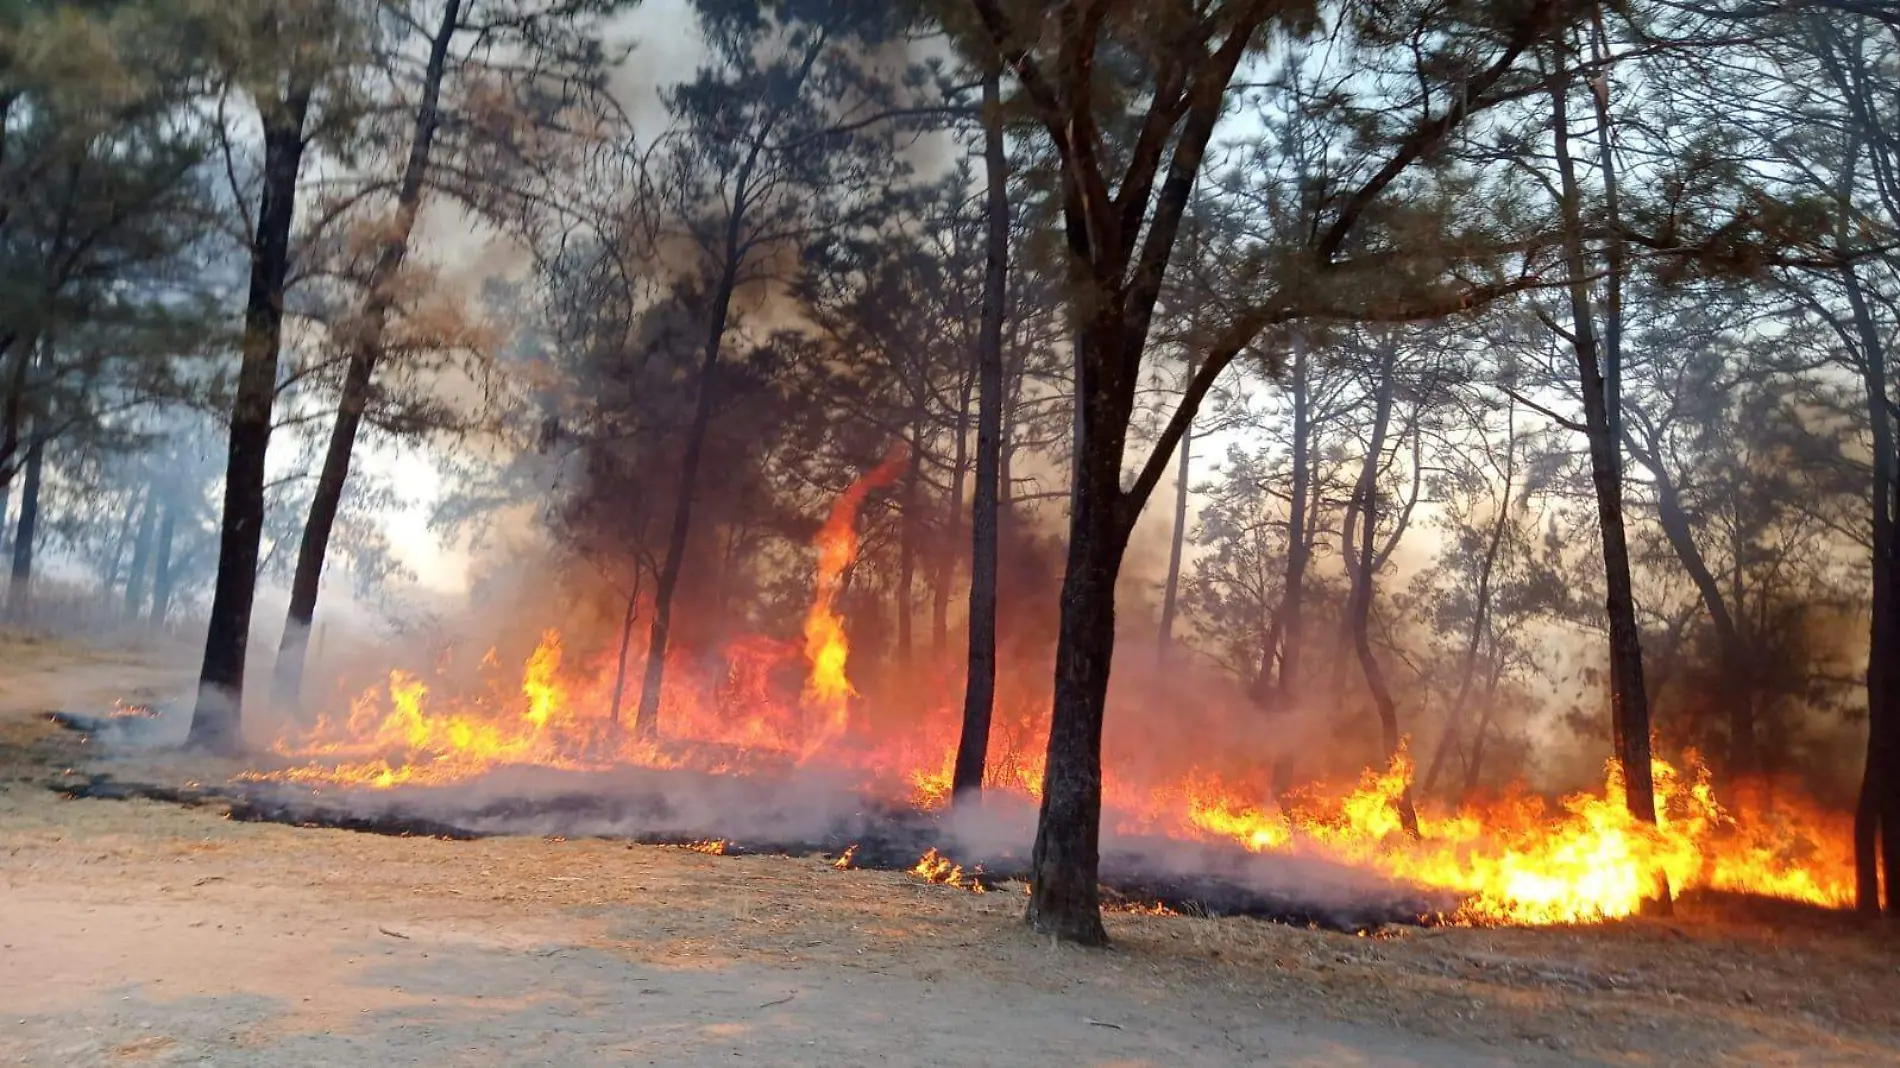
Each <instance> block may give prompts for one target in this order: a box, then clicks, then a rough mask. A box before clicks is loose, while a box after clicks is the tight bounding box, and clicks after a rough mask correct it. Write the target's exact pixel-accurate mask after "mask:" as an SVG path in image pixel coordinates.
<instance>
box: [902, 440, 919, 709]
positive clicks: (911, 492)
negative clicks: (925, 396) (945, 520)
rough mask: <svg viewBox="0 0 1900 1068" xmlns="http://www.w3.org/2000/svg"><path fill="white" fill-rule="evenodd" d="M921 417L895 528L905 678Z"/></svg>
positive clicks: (913, 601)
mask: <svg viewBox="0 0 1900 1068" xmlns="http://www.w3.org/2000/svg"><path fill="white" fill-rule="evenodd" d="M922 420H923V415H922V413H921V412H919V413H918V416H917V422H914V423H912V424H911V428H910V454H911V456H912V457H914V458H915V459H914V460H913V462H912V463H911V464H910V468H909V470H907V471H906V472H905V473H904V488H903V491H902V493H901V494H900V495H899V502H898V510H899V511H900V512H901V513H902V514H901V515H899V516H898V527H897V670H898V673H899V674H901V675H904V676H906V677H908V676H909V674H910V669H911V651H912V638H911V630H912V624H913V623H915V621H916V615H917V526H918V524H917V509H918V507H919V501H918V493H917V490H918V483H919V482H920V481H921V479H922V468H923V466H924V465H923V459H922V458H923V455H924V432H923V427H922V425H921V424H922Z"/></svg>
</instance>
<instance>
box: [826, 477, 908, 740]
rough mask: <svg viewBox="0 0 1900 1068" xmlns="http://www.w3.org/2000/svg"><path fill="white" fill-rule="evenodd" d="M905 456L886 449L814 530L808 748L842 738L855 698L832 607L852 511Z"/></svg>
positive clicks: (853, 546)
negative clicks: (814, 725) (813, 716)
mask: <svg viewBox="0 0 1900 1068" xmlns="http://www.w3.org/2000/svg"><path fill="white" fill-rule="evenodd" d="M908 462H909V455H908V453H907V452H906V451H905V450H904V449H903V448H902V447H901V446H900V447H898V448H894V449H892V450H891V452H890V455H888V456H886V457H885V458H884V462H883V463H881V464H879V465H878V466H877V467H876V468H875V469H873V470H872V471H871V473H870V474H867V475H865V476H864V477H863V478H860V479H858V480H857V481H856V482H853V483H852V484H851V485H850V487H848V488H847V489H846V490H845V491H844V492H843V493H841V494H839V495H838V498H837V500H835V501H833V502H832V505H831V514H830V515H829V516H827V517H826V518H825V525H824V527H823V528H821V529H820V530H819V531H818V538H817V546H816V547H817V549H818V572H817V575H816V576H815V578H814V580H813V582H812V603H811V610H810V611H809V612H808V613H807V614H806V616H805V659H806V660H807V661H808V662H809V663H810V664H811V673H810V675H809V676H808V677H807V679H806V682H805V695H804V701H805V703H806V704H807V705H808V706H810V707H811V708H812V710H813V711H814V712H816V713H817V714H818V715H820V716H821V717H822V722H823V724H824V728H823V729H822V730H821V731H820V732H819V733H818V734H817V735H816V736H815V737H813V738H812V740H811V744H812V746H813V747H814V748H816V747H818V746H822V745H824V743H826V742H828V741H830V740H832V739H834V738H839V737H842V736H843V735H844V734H845V732H846V731H847V730H849V729H850V726H851V699H852V698H854V697H856V696H857V691H856V690H854V689H852V687H851V680H850V678H849V677H848V676H846V674H845V662H846V660H847V658H848V657H849V656H850V652H851V643H850V641H849V640H848V639H847V638H846V636H845V630H844V620H843V619H842V618H841V617H840V616H839V615H838V612H837V608H836V607H835V606H836V603H837V600H838V594H839V592H840V590H841V589H842V588H843V585H844V577H845V573H846V571H847V570H848V569H849V568H850V567H851V565H852V563H853V562H854V561H856V560H857V558H858V533H857V522H858V508H859V507H860V506H861V505H863V503H864V498H865V495H866V494H868V493H870V492H871V491H872V490H874V489H879V488H881V487H883V486H887V485H889V484H890V483H891V482H893V481H894V480H896V478H897V476H899V475H901V474H903V473H904V466H905V464H907V463H908Z"/></svg>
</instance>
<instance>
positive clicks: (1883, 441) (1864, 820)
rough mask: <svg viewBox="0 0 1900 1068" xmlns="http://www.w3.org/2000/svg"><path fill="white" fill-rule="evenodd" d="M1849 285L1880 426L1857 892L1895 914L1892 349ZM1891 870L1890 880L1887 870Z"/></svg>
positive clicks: (1896, 577) (1848, 272)
mask: <svg viewBox="0 0 1900 1068" xmlns="http://www.w3.org/2000/svg"><path fill="white" fill-rule="evenodd" d="M1841 281H1842V284H1843V285H1842V287H1843V289H1844V290H1845V291H1846V294H1847V299H1848V303H1849V306H1850V308H1851V309H1852V311H1853V318H1854V326H1855V333H1856V335H1857V336H1858V337H1859V339H1860V346H1859V347H1860V349H1861V361H1860V363H1861V384H1862V388H1863V390H1864V391H1865V393H1866V403H1867V414H1868V419H1869V424H1870V426H1871V428H1872V434H1871V437H1872V440H1873V457H1872V460H1873V479H1872V485H1871V486H1870V487H1869V497H1870V503H1871V505H1872V507H1871V512H1872V535H1873V546H1872V550H1873V551H1872V579H1873V589H1872V591H1871V593H1872V608H1871V613H1870V615H1871V623H1870V626H1869V630H1868V635H1867V763H1866V766H1865V768H1864V770H1863V772H1862V776H1861V787H1860V800H1859V803H1858V805H1857V806H1856V807H1855V812H1854V871H1855V896H1856V900H1857V902H1858V904H1859V907H1860V909H1861V910H1862V911H1863V912H1874V911H1878V909H1879V908H1880V887H1881V885H1882V884H1883V883H1884V884H1885V886H1886V908H1887V912H1888V913H1889V914H1896V913H1900V885H1896V884H1900V876H1897V875H1896V873H1900V796H1897V795H1900V774H1896V772H1897V771H1900V588H1897V587H1896V583H1900V530H1897V529H1896V522H1897V520H1900V517H1896V515H1895V508H1896V501H1895V494H1896V491H1897V489H1900V471H1897V470H1896V467H1900V457H1897V456H1896V454H1895V437H1894V430H1893V416H1892V409H1891V402H1890V400H1889V398H1888V396H1887V353H1886V346H1885V344H1884V342H1883V341H1882V339H1881V336H1880V329H1879V326H1878V324H1877V323H1876V321H1875V320H1874V316H1873V310H1872V308H1871V307H1869V305H1868V303H1867V298H1866V295H1865V294H1864V293H1863V291H1862V290H1861V286H1860V281H1859V278H1858V277H1857V276H1856V274H1855V272H1854V269H1853V268H1852V267H1846V268H1843V269H1842V270H1841ZM1883 875H1884V879H1883V878H1882V876H1883Z"/></svg>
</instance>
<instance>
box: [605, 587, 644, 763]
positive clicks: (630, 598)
mask: <svg viewBox="0 0 1900 1068" xmlns="http://www.w3.org/2000/svg"><path fill="white" fill-rule="evenodd" d="M639 614H640V575H639V572H638V571H635V572H634V578H633V592H632V593H629V594H627V610H626V612H625V613H624V614H623V615H622V616H621V617H620V655H619V656H618V657H617V658H615V660H614V695H613V702H612V704H611V705H609V706H608V709H607V719H608V721H609V722H611V723H612V724H613V725H614V727H615V729H616V730H617V729H619V727H620V700H621V697H622V696H623V695H624V694H625V693H626V687H627V650H628V649H629V648H631V647H632V645H633V621H634V619H635V618H637V617H638V616H639Z"/></svg>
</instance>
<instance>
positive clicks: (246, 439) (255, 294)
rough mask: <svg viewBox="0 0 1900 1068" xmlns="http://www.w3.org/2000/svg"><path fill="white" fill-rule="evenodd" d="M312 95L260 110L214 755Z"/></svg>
mask: <svg viewBox="0 0 1900 1068" xmlns="http://www.w3.org/2000/svg"><path fill="white" fill-rule="evenodd" d="M311 93H312V89H311V87H310V86H309V85H302V84H293V85H292V86H291V87H290V89H289V90H288V92H287V93H286V94H285V96H284V98H283V99H282V100H280V101H277V102H276V103H275V105H274V106H271V107H269V108H267V109H266V110H265V114H264V116H263V120H264V175H263V177H264V188H263V194H262V196H261V197H260V200H259V204H258V211H257V234H256V236H255V238H254V241H253V244H252V247H251V282H250V292H249V295H248V297H247V299H246V301H245V308H244V345H243V358H242V363H241V364H240V366H239V369H238V381H237V397H236V400H235V402H234V404H233V406H232V411H231V438H230V447H229V457H228V461H227V463H226V467H225V476H224V517H223V523H222V531H221V534H220V538H219V544H218V577H217V582H216V584H215V586H214V587H213V590H212V595H211V621H210V627H209V629H208V630H207V631H206V634H205V653H204V665H203V667H202V669H201V670H200V671H199V675H198V702H197V707H196V708H195V709H194V710H193V712H192V717H191V731H190V734H189V743H190V744H191V745H192V746H193V747H195V748H202V749H208V750H212V751H214V752H227V753H229V752H236V751H238V750H240V749H242V748H243V744H244V737H243V723H242V709H243V700H244V664H245V654H246V652H247V651H248V649H249V646H250V636H251V607H252V605H251V601H252V596H253V595H254V594H255V592H256V590H257V559H258V551H259V548H260V545H261V543H262V538H263V535H264V460H265V452H266V450H268V449H269V448H270V430H271V407H272V403H273V402H274V401H275V400H276V392H277V357H278V352H279V349H280V347H281V344H282V340H283V322H284V283H285V279H286V277H287V276H288V274H289V270H290V228H291V223H292V221H293V220H294V219H295V217H296V207H297V176H298V173H299V171H301V169H302V164H303V151H304V120H305V117H306V115H307V114H308V112H309V110H310V97H311Z"/></svg>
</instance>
